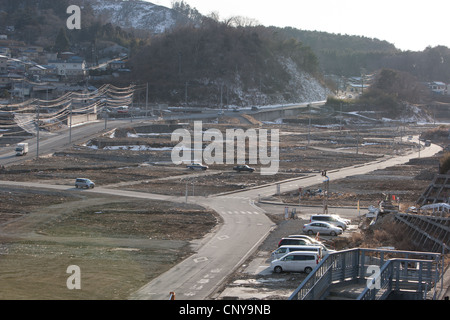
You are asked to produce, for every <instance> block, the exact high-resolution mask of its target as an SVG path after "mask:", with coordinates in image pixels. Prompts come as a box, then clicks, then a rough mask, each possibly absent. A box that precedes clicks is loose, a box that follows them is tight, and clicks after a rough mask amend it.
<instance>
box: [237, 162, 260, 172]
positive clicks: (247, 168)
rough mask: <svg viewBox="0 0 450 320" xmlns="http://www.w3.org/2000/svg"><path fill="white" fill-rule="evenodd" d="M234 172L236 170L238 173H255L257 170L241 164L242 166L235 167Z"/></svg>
mask: <svg viewBox="0 0 450 320" xmlns="http://www.w3.org/2000/svg"><path fill="white" fill-rule="evenodd" d="M233 170H235V171H237V172H241V171H248V172H253V171H255V168H252V167H249V166H248V165H246V164H241V165H237V166H235V167H233Z"/></svg>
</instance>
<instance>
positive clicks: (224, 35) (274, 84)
mask: <svg viewBox="0 0 450 320" xmlns="http://www.w3.org/2000/svg"><path fill="white" fill-rule="evenodd" d="M130 65H131V68H132V76H131V77H132V79H133V80H138V81H139V82H143V83H148V84H149V89H150V92H151V95H152V97H153V98H154V99H156V100H163V101H167V102H170V103H185V102H188V103H194V104H196V105H208V106H218V105H219V104H220V101H222V103H223V104H230V105H241V106H244V105H265V104H273V103H294V102H303V101H317V100H324V99H326V97H327V94H328V90H327V89H326V88H325V87H324V86H323V85H322V84H321V83H320V81H319V80H317V77H319V78H320V76H319V73H318V72H317V66H318V64H317V58H316V56H315V55H314V53H313V52H312V51H311V49H310V48H309V47H306V46H303V45H302V43H300V42H299V41H296V40H293V39H290V40H285V39H282V38H278V37H274V36H272V34H271V33H270V32H269V33H268V32H267V29H266V28H264V27H238V28H236V27H231V26H229V25H227V24H225V23H221V22H217V21H214V20H205V21H204V22H203V24H202V26H201V27H196V28H193V27H185V28H178V29H176V30H174V31H172V32H170V33H167V34H163V35H160V36H158V37H154V38H153V40H152V42H151V44H150V45H149V46H146V47H145V48H143V50H141V52H139V53H138V54H136V55H135V56H134V57H132V59H131V61H130ZM221 97H222V99H221ZM186 98H187V99H186Z"/></svg>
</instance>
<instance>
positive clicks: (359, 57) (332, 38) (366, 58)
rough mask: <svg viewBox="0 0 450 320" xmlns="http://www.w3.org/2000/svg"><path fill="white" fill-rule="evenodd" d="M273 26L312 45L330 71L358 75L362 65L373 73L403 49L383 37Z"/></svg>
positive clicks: (323, 64)
mask: <svg viewBox="0 0 450 320" xmlns="http://www.w3.org/2000/svg"><path fill="white" fill-rule="evenodd" d="M272 28H273V29H274V30H277V31H278V32H280V33H283V34H285V35H286V36H288V37H292V38H294V39H297V40H298V41H301V42H302V43H304V44H305V45H307V46H309V47H311V48H312V50H313V51H314V53H315V54H316V55H317V57H318V59H319V62H320V69H321V70H322V71H323V72H324V73H327V74H337V75H344V76H354V75H358V74H360V73H361V69H362V68H363V69H367V71H368V72H371V71H373V70H376V69H379V68H380V61H382V60H383V58H384V57H386V56H391V55H395V54H398V53H399V52H400V50H398V49H397V48H396V47H395V46H394V45H393V44H392V43H389V42H387V41H384V40H379V39H373V38H368V37H363V36H354V35H352V36H351V35H346V34H345V35H342V34H334V33H328V32H320V31H307V30H299V29H295V28H291V27H286V28H282V29H280V28H275V27H272Z"/></svg>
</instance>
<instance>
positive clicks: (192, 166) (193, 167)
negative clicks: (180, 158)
mask: <svg viewBox="0 0 450 320" xmlns="http://www.w3.org/2000/svg"><path fill="white" fill-rule="evenodd" d="M186 168H188V169H191V170H206V169H208V166H205V165H203V164H201V163H198V162H192V163H191V164H188V165H187V166H186Z"/></svg>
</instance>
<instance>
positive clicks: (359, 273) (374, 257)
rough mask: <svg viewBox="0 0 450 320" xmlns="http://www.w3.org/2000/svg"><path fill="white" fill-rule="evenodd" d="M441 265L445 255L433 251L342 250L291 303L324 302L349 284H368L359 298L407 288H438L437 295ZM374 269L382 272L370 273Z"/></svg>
mask: <svg viewBox="0 0 450 320" xmlns="http://www.w3.org/2000/svg"><path fill="white" fill-rule="evenodd" d="M440 262H441V255H440V254H437V253H430V252H416V251H397V250H380V249H360V248H358V249H350V250H343V251H338V252H335V253H332V254H329V255H328V256H327V257H326V258H325V259H323V260H322V261H321V262H320V263H319V264H318V265H317V266H316V268H315V269H314V270H313V271H312V272H311V273H310V274H309V275H308V276H307V277H306V279H305V280H304V281H303V282H302V283H301V284H300V286H299V287H298V288H297V289H296V290H295V291H294V292H293V293H292V295H291V296H290V297H289V300H320V299H323V298H324V297H326V296H327V295H328V293H329V290H330V288H331V287H333V286H336V285H339V284H343V283H349V282H354V283H357V282H359V283H363V284H364V285H366V288H365V289H364V290H363V292H362V293H361V295H360V296H359V297H358V299H365V300H366V299H385V298H386V297H387V296H388V295H389V294H390V293H391V292H392V291H393V290H401V289H403V288H405V287H408V288H412V287H413V288H414V290H416V292H421V293H423V294H424V295H426V294H427V290H428V289H430V288H432V287H434V288H435V293H434V296H436V286H435V285H436V284H437V282H438V279H439V274H440V272H439V268H440ZM374 266H375V269H376V270H378V272H376V273H375V274H374V273H373V272H371V271H370V272H368V271H369V270H373V267H374ZM372 282H374V283H373V285H371V284H370V283H372Z"/></svg>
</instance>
